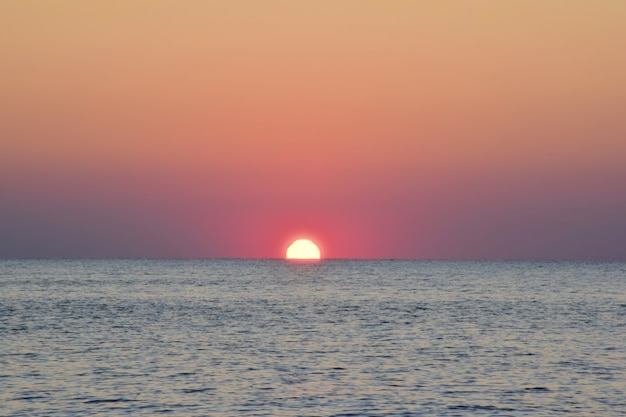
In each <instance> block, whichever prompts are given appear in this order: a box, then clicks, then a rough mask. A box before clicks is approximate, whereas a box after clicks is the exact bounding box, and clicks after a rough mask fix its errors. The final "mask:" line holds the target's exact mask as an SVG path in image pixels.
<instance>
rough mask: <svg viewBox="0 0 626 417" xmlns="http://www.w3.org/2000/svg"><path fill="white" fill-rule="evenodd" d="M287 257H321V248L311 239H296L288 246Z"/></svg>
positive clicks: (314, 258)
mask: <svg viewBox="0 0 626 417" xmlns="http://www.w3.org/2000/svg"><path fill="white" fill-rule="evenodd" d="M285 258H286V259H296V260H297V259H313V260H316V259H320V258H321V255H320V248H318V247H317V245H316V244H315V243H313V241H311V240H309V239H298V240H295V241H294V242H293V243H292V244H291V245H289V247H288V248H287V253H286V254H285Z"/></svg>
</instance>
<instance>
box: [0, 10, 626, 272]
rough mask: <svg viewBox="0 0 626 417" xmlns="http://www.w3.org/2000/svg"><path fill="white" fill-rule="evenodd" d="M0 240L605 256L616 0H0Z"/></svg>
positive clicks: (624, 114) (623, 194)
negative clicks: (304, 240) (309, 242)
mask: <svg viewBox="0 0 626 417" xmlns="http://www.w3.org/2000/svg"><path fill="white" fill-rule="evenodd" d="M0 57H1V58H0V62H1V63H0V257H4V258H10V257H182V258H188V257H200V258H211V257H282V256H283V255H284V250H285V249H286V247H287V245H288V243H289V241H290V240H292V239H295V238H297V237H310V238H312V239H314V240H315V241H317V242H318V244H319V245H320V247H321V249H322V255H323V256H325V257H333V258H335V257H337V258H346V257H347V258H419V259H432V258H447V259H599V260H600V259H608V260H626V76H625V75H624V74H626V2H625V1H621V0H613V1H612V0H605V1H570V0H564V1H556V0H555V1H551V0H547V1H546V0H524V1H506V2H495V1H480V0H479V1H471V2H470V1H467V2H466V1H439V0H436V1H435V0H433V1H399V0H398V1H393V0H380V1H362V0H358V1H357V0H354V1H335V0H333V1H320V0H315V1H289V0H284V1H271V0H270V1H237V0H224V1H155V0H151V1H133V2H128V1H101V2H85V1H80V0H79V1H62V0H59V1H45V0H42V1H28V0H15V1H11V0H4V1H2V2H0Z"/></svg>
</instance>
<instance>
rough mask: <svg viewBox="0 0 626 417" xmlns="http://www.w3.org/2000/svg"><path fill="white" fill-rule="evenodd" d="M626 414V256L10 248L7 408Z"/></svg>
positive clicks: (53, 411) (19, 412) (5, 274)
mask: <svg viewBox="0 0 626 417" xmlns="http://www.w3.org/2000/svg"><path fill="white" fill-rule="evenodd" d="M159 414H168V415H174V416H420V415H424V416H465V415H467V416H470V415H471V416H537V415H542V416H556V415H568V416H598V415H602V416H620V415H626V264H625V263H560V262H555V263H548V262H543V263H532V262H439V261H432V262H424V261H340V260H326V261H321V262H317V263H294V262H286V261H281V260H262V261H261V260H259V261H254V260H211V261H204V260H197V261H174V260H169V261H160V260H100V261H99V260H76V261H74V260H58V261H56V260H55V261H53V260H40V261H32V260H23V261H22V260H14V261H0V415H2V416H44V415H45V416H66V415H68V416H70V415H71V416H87V415H133V416H141V415H146V416H148V415H159Z"/></svg>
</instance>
